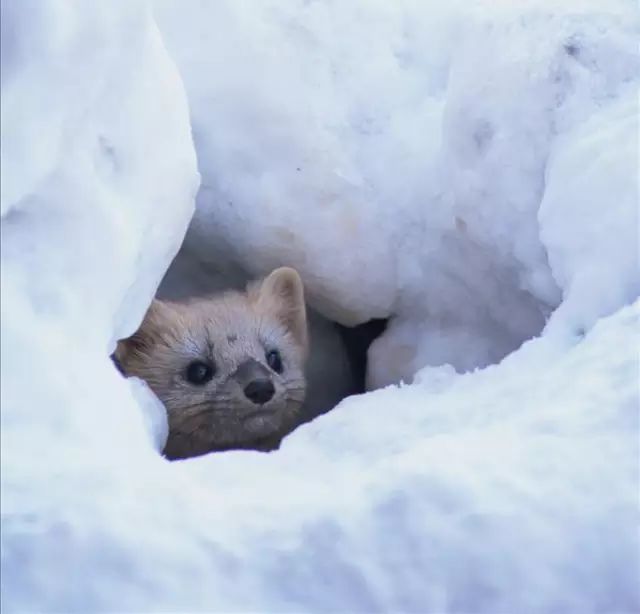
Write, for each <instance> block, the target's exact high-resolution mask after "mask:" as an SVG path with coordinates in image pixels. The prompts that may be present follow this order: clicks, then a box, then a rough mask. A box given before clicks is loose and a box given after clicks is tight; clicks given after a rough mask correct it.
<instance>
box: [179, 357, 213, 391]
mask: <svg viewBox="0 0 640 614" xmlns="http://www.w3.org/2000/svg"><path fill="white" fill-rule="evenodd" d="M185 376H186V378H187V381H188V382H190V383H192V384H195V385H196V386H204V385H205V384H206V383H207V382H208V381H209V380H210V379H211V378H212V377H213V366H212V365H210V364H209V363H208V362H203V361H202V360H194V361H193V362H192V363H189V366H188V367H187V371H186V373H185Z"/></svg>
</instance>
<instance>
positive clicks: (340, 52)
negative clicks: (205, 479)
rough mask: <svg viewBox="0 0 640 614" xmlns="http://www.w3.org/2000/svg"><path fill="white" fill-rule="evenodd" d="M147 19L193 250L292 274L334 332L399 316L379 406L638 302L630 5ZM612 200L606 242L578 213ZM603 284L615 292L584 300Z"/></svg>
mask: <svg viewBox="0 0 640 614" xmlns="http://www.w3.org/2000/svg"><path fill="white" fill-rule="evenodd" d="M154 6H155V8H156V14H157V16H158V21H159V25H160V28H161V30H162V32H163V34H164V35H165V39H166V42H167V46H168V48H169V49H170V51H171V53H172V54H173V56H174V57H175V59H176V62H177V63H178V66H179V68H180V71H181V74H182V76H183V78H184V82H185V86H186V89H187V94H188V98H189V105H190V109H191V116H192V123H193V131H194V140H195V144H196V149H197V152H198V160H199V168H200V172H201V174H202V188H201V190H200V192H199V195H198V202H197V212H196V216H195V219H194V221H193V223H192V225H191V228H190V231H189V234H188V235H187V241H186V245H187V246H188V247H189V249H190V250H192V251H193V252H196V253H198V254H199V255H200V257H201V259H202V260H203V261H208V262H210V263H212V264H213V265H215V266H217V267H223V266H225V265H227V266H234V265H240V266H241V267H243V268H244V269H246V270H248V271H249V272H250V273H252V274H264V273H267V272H268V271H269V270H270V269H271V268H273V267H275V266H277V265H282V264H287V265H291V266H295V267H296V268H297V269H298V270H300V272H301V273H302V275H303V278H304V281H305V285H306V289H307V295H308V296H309V297H310V300H311V303H312V305H313V306H314V307H316V308H317V309H319V310H320V312H321V313H323V314H324V315H326V316H327V317H329V318H332V319H335V320H338V321H340V322H341V323H343V324H348V325H350V324H355V323H360V322H364V321H366V320H368V319H370V318H372V317H391V319H392V322H391V326H390V327H389V329H388V331H387V333H386V335H384V337H383V338H382V339H381V340H380V341H379V343H378V344H376V345H375V346H374V347H373V349H372V352H371V354H372V355H371V365H370V372H369V386H370V387H371V388H376V387H380V386H384V385H386V384H389V383H393V382H398V381H400V380H401V379H404V380H405V381H409V380H410V379H411V377H412V375H413V374H414V373H415V371H416V370H417V369H419V368H420V367H422V366H424V365H425V364H429V365H434V366H437V365H441V364H445V363H448V364H452V365H453V366H454V367H455V368H456V369H457V370H459V371H468V370H472V369H474V368H476V367H482V366H486V365H487V364H491V363H494V362H496V361H498V360H499V359H501V358H502V357H503V356H505V355H506V354H508V353H509V352H511V351H513V350H514V349H516V348H517V347H518V346H519V345H520V344H521V343H522V342H523V341H524V340H526V339H528V338H530V337H532V336H534V335H536V334H538V333H539V332H540V331H541V330H542V329H543V327H544V325H545V321H546V319H547V318H548V316H549V314H550V313H551V312H552V311H553V309H555V308H556V307H557V306H558V305H559V304H560V302H561V299H562V298H563V296H565V295H566V294H567V293H571V294H572V295H573V296H575V297H576V298H575V299H571V300H568V301H567V302H566V304H565V307H564V309H563V313H564V315H563V318H562V320H563V322H564V325H565V327H568V328H569V329H571V328H580V327H583V326H588V325H589V324H590V323H591V324H592V323H593V321H594V319H595V318H597V317H598V316H599V315H604V314H606V313H611V311H612V309H614V308H615V305H618V304H620V302H621V301H622V302H625V301H629V300H631V299H632V298H633V296H634V295H636V294H637V291H638V286H637V283H633V282H632V281H631V280H632V278H634V279H637V277H638V276H637V259H636V257H635V253H636V252H637V249H636V245H637V240H638V223H637V210H636V207H635V203H636V195H637V189H638V186H637V173H635V172H633V169H635V168H637V165H638V153H637V149H638V148H637V134H638V124H637V115H638V100H637V85H638V75H639V74H640V59H639V55H638V46H637V40H638V36H639V34H640V26H639V18H638V7H637V3H634V2H631V1H627V0H620V1H618V0H611V1H607V2H603V1H602V0H599V1H589V0H566V1H564V2H555V1H554V0H535V1H531V0H527V1H524V2H517V3H513V2H500V1H498V2H495V1H493V2H473V3H472V2H457V1H454V2H448V3H442V2H437V1H435V0H433V1H430V0H398V1H397V2H391V3H390V2H388V1H387V0H350V1H349V2H343V1H342V0H333V1H332V0H326V1H323V2H305V1H299V2H280V1H278V0H264V1H262V2H259V3H257V4H255V3H254V4H245V3H241V2H200V3H192V4H191V5H190V8H189V10H183V9H182V7H183V5H182V4H181V3H180V2H179V0H157V1H156V2H155V5H154ZM624 100H626V101H627V103H626V104H622V101H624ZM621 107H623V108H621ZM607 139H609V140H607ZM611 139H615V142H616V147H615V148H612V147H611V146H610V144H611V142H612V140H611ZM596 140H600V141H601V142H600V143H599V144H598V143H597V142H595V141H596ZM603 147H604V149H605V152H604V153H603V152H602V151H601V149H602V148H603ZM612 149H613V150H614V151H611V150H612ZM587 174H588V177H584V182H583V175H587ZM612 174H615V175H616V177H617V179H616V181H612V180H611V175H612ZM567 176H570V177H574V178H575V179H574V180H573V181H574V188H573V191H572V192H571V193H570V192H569V190H571V189H572V188H571V186H569V185H565V180H564V178H565V177H567ZM587 182H588V183H589V185H587ZM547 186H548V187H549V191H548V192H547V190H546V188H547ZM590 188H592V189H593V192H592V193H590V194H589V200H590V202H587V201H585V199H583V198H581V196H582V195H583V194H586V193H587V192H591V190H590ZM583 190H584V192H583ZM543 200H544V204H543V205H542V206H541V201H543ZM612 200H614V201H615V205H612V206H615V207H616V209H617V211H616V213H615V214H612V216H611V220H614V219H615V220H616V221H615V222H613V221H611V222H610V223H608V224H603V223H601V222H600V218H599V217H598V218H596V219H595V221H594V217H593V216H592V215H583V214H582V213H581V212H582V211H585V210H586V211H593V210H594V208H595V209H597V210H602V209H604V208H605V207H607V208H608V207H609V203H610V202H611V201H612ZM617 225H620V226H622V227H624V228H625V232H623V233H619V234H618V233H615V234H614V233H613V232H612V231H615V230H616V228H614V226H617ZM569 234H573V235H574V236H578V237H584V238H583V239H578V241H577V242H575V243H572V242H570V241H566V242H564V241H563V240H562V238H563V237H565V236H567V235H569ZM614 236H615V238H613V237H614ZM556 237H559V239H558V238H556ZM587 237H588V238H587ZM558 242H560V243H561V246H558ZM612 242H613V243H614V245H613V246H612V245H611V243H612ZM585 245H593V252H594V253H599V252H600V251H601V250H607V251H608V250H609V249H614V250H615V251H618V252H619V257H618V258H615V259H612V260H611V263H612V264H611V266H613V267H615V272H614V273H613V274H612V275H610V272H609V270H608V265H607V264H604V265H598V266H597V267H596V268H599V269H600V272H599V273H598V272H597V271H595V270H594V266H593V263H590V262H588V260H589V259H588V258H585V259H583V258H582V254H583V252H584V251H585ZM634 250H635V251H634ZM631 254H634V257H631ZM595 257H596V258H598V256H595ZM548 258H549V259H550V260H548ZM569 269H570V270H569ZM595 275H599V276H600V277H610V279H609V281H607V283H608V284H610V288H609V290H610V293H605V292H603V293H602V294H601V295H600V297H599V298H598V297H596V296H591V297H587V299H586V300H583V299H582V296H583V295H584V294H585V293H586V292H587V291H586V290H585V289H584V288H582V289H581V288H580V286H581V285H583V286H584V285H586V286H590V285H591V283H592V282H591V281H590V280H591V279H592V278H593V277H594V276H595ZM581 279H582V280H584V282H580V281H579V280H581ZM605 294H610V296H611V297H612V298H611V300H610V302H607V300H608V299H605V298H604V296H605Z"/></svg>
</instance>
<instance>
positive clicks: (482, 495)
mask: <svg viewBox="0 0 640 614" xmlns="http://www.w3.org/2000/svg"><path fill="white" fill-rule="evenodd" d="M1 7H2V32H1V34H2V40H1V45H2V82H1V84H2V109H1V122H2V123H1V129H2V130H1V139H2V142H1V146H2V147H1V153H2V182H1V183H2V192H1V207H0V210H1V213H2V276H1V282H2V292H1V300H2V322H1V326H2V331H1V346H2V347H1V351H2V355H1V363H0V366H1V369H2V386H1V395H2V397H1V405H2V413H1V418H2V424H1V429H0V437H1V447H0V455H1V459H0V460H1V465H2V472H1V498H0V505H1V515H2V534H1V541H2V549H1V564H2V570H1V571H2V574H1V578H2V592H1V598H2V610H3V612H5V611H6V612H25V611H34V612H61V611H64V612H93V611H107V612H123V611H136V612H142V611H149V612H157V611H165V612H166V611H176V612H177V611H180V612H186V611H208V612H212V611H219V612H232V611H237V612H248V611H253V612H258V611H259V612H274V613H275V612H278V613H280V612H312V611H313V612H378V611H380V612H382V611H385V612H416V613H417V612H420V613H422V612H445V611H447V612H449V611H450V612H580V613H583V612H632V611H638V610H640V588H639V587H640V583H638V577H639V575H640V543H639V535H638V513H639V509H638V506H639V500H638V499H639V497H638V495H639V492H640V476H639V466H638V458H639V455H640V449H639V434H640V428H639V415H638V410H639V401H640V399H639V391H638V375H639V366H640V365H639V356H638V347H639V342H640V326H639V321H638V319H639V316H640V301H639V300H638V299H637V297H638V290H639V288H638V90H637V87H638V76H639V74H640V71H639V67H640V64H639V61H638V49H637V37H638V30H639V28H638V23H639V22H638V14H637V13H638V9H637V5H636V3H634V2H630V1H629V2H626V1H623V0H620V1H617V0H612V1H607V2H606V3H605V2H602V1H601V2H596V1H587V0H580V1H577V0H570V1H567V2H563V3H556V2H552V1H551V0H537V1H529V0H527V1H525V2H519V3H507V2H478V3H466V2H451V3H448V4H446V8H444V7H445V5H444V3H436V2H426V1H423V2H418V1H417V0H416V1H413V2H412V1H409V0H403V1H400V0H399V1H398V2H394V3H390V2H382V1H379V2H378V1H373V0H368V1H366V2H365V1H364V0H361V1H359V0H350V1H348V2H342V1H341V2H338V1H334V2H332V1H330V0H327V1H326V2H317V1H316V2H313V1H311V2H309V1H302V0H301V1H300V2H291V1H287V2H275V1H272V0H264V2H260V3H239V2H231V1H225V2H223V1H220V2H215V3H214V2H195V1H193V2H189V3H178V2H175V1H171V2H170V1H168V0H160V1H158V2H156V3H154V4H153V6H149V5H148V4H146V3H144V2H142V1H140V2H137V1H132V0H129V1H128V2H118V3H115V2H114V3H90V2H84V1H81V0H76V1H71V2H70V1H68V0H37V1H36V0H22V1H17V0H14V1H12V0H2V4H1ZM154 19H157V20H158V24H159V26H160V29H158V28H157V26H156V24H155V21H154ZM161 33H162V34H161ZM165 45H166V47H165ZM170 56H171V57H172V58H173V59H174V60H175V62H176V65H177V68H178V70H176V65H174V64H173V61H172V59H171V58H170ZM180 77H182V80H181V78H180ZM183 84H184V85H183ZM185 90H186V91H185ZM192 131H193V141H192ZM194 144H195V147H194ZM196 153H197V158H198V161H197V164H198V166H199V170H200V173H201V175H202V185H201V188H200V191H199V192H198V196H197V211H196V215H195V218H194V220H193V223H192V224H191V226H190V229H189V232H188V234H187V239H186V242H187V248H188V249H189V250H190V252H191V253H193V254H196V255H197V257H198V258H200V259H201V260H202V261H203V262H205V263H207V262H208V263H209V264H210V265H211V266H212V267H217V268H219V269H220V270H236V269H237V270H241V271H243V272H249V273H250V274H257V273H263V272H266V271H267V270H269V269H271V268H272V267H274V266H276V265H278V264H290V265H294V266H296V267H298V268H299V269H300V271H301V273H302V275H303V278H304V281H305V284H306V286H307V288H308V291H309V296H310V297H311V302H312V305H313V306H314V307H316V308H317V309H319V310H320V311H321V312H322V313H324V315H326V316H327V317H331V318H334V319H337V320H339V321H341V322H343V323H346V324H353V323H357V322H362V321H365V320H367V319H369V318H371V317H390V318H391V320H390V325H389V328H388V330H387V332H386V333H385V334H384V335H383V336H382V337H380V338H379V339H378V340H377V341H376V342H375V343H374V345H373V346H372V349H371V351H370V363H369V384H370V386H371V387H372V388H379V387H383V386H385V385H386V384H391V383H393V382H399V381H400V380H404V381H406V382H411V383H410V384H409V383H408V384H401V385H389V386H387V387H384V388H382V389H380V390H376V391H374V392H370V393H367V394H365V395H360V396H354V397H350V398H348V399H346V400H344V401H343V402H342V403H341V404H340V405H339V406H338V407H337V408H336V409H335V410H333V411H331V412H329V413H328V414H326V415H324V416H322V417H321V418H319V419H317V420H315V421H314V422H312V423H310V424H308V425H305V426H303V427H301V428H299V429H298V430H297V431H296V432H295V433H293V434H292V435H291V436H290V437H288V438H287V439H286V440H285V441H284V443H283V446H282V448H281V449H280V450H279V451H278V452H276V453H272V454H268V455H267V454H261V453H254V452H244V451H243V452H232V453H224V454H217V455H209V456H206V457H202V458H199V459H194V460H189V461H184V462H174V463H170V462H168V461H166V460H164V459H163V458H162V457H161V456H160V455H159V454H158V450H159V448H160V447H161V446H162V441H163V438H164V437H166V423H165V421H164V420H163V419H162V418H163V416H162V412H160V411H159V406H158V403H157V400H156V399H155V398H154V397H153V396H152V395H151V393H149V392H148V390H147V388H146V387H145V386H144V385H142V384H140V383H139V382H136V381H126V380H124V379H123V378H122V377H121V376H120V374H119V373H118V371H117V370H116V369H115V368H114V366H113V365H112V363H111V361H110V360H109V358H108V356H109V353H110V352H111V351H112V349H113V347H114V343H115V340H116V339H118V338H121V337H124V336H127V335H128V334H130V333H131V332H132V331H133V330H134V329H135V328H136V326H137V325H138V324H139V322H140V320H141V317H142V315H143V313H144V310H145V308H146V306H147V305H148V303H149V301H150V300H151V297H152V295H153V294H154V292H155V290H156V288H157V286H158V283H159V281H160V279H161V277H162V276H163V274H164V272H165V271H166V269H167V267H168V265H169V262H170V260H171V259H172V257H173V256H174V255H175V253H176V251H177V250H178V247H179V245H180V242H181V240H182V238H183V236H184V233H185V230H186V227H187V225H188V223H189V220H190V217H191V215H192V212H193V206H194V197H195V194H196V190H197V188H198V185H199V184H198V181H199V176H198V172H197V170H196ZM203 270H204V269H203ZM199 274H202V271H200V272H199ZM539 333H541V336H540V337H537V338H534V339H532V340H529V341H527V339H530V338H531V337H534V336H536V335H538V334H539ZM523 342H525V343H524V345H522V346H521V344H522V343H523ZM329 345H330V344H329ZM519 346H521V347H519ZM518 348H519V349H518ZM514 350H515V351H514ZM510 352H512V353H510ZM505 355H506V356H507V357H506V358H504V359H503V357H504V356H505ZM494 363H495V364H494ZM477 367H484V368H481V369H477ZM460 371H468V372H467V373H460Z"/></svg>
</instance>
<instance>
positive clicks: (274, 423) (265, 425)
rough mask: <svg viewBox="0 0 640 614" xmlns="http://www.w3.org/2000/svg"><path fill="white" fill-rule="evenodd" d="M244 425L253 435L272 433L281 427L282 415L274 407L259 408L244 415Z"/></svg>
mask: <svg viewBox="0 0 640 614" xmlns="http://www.w3.org/2000/svg"><path fill="white" fill-rule="evenodd" d="M242 426H243V428H244V429H246V431H247V433H250V434H251V435H255V436H258V437H260V436H264V435H270V434H271V433H274V432H276V431H277V430H278V429H280V428H281V426H282V416H281V414H280V412H279V411H277V410H274V409H258V410H255V411H252V412H249V413H247V414H245V415H244V416H242Z"/></svg>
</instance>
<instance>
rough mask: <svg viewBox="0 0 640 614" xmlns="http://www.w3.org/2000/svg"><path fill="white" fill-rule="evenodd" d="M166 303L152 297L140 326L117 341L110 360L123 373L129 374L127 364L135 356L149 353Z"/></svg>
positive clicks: (155, 340)
mask: <svg viewBox="0 0 640 614" xmlns="http://www.w3.org/2000/svg"><path fill="white" fill-rule="evenodd" d="M166 309H167V307H166V305H165V304H164V303H163V302H162V301H159V300H158V299H153V301H152V302H151V305H150V306H149V309H148V310H147V313H146V314H145V316H144V318H143V320H142V324H140V328H138V330H137V331H136V332H135V333H133V335H131V337H128V338H127V339H121V340H120V341H118V345H117V346H116V351H115V352H114V353H113V355H112V357H111V358H112V360H113V362H114V363H115V365H116V367H118V369H119V370H120V371H121V372H122V373H123V374H125V375H129V368H128V367H129V365H130V364H131V362H132V361H133V360H135V358H136V357H140V356H144V355H147V354H149V352H150V351H151V348H152V347H153V346H154V345H155V344H156V342H157V339H158V337H157V335H156V334H154V332H157V328H158V326H159V324H160V322H161V321H162V317H163V313H164V312H165V310H166Z"/></svg>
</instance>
